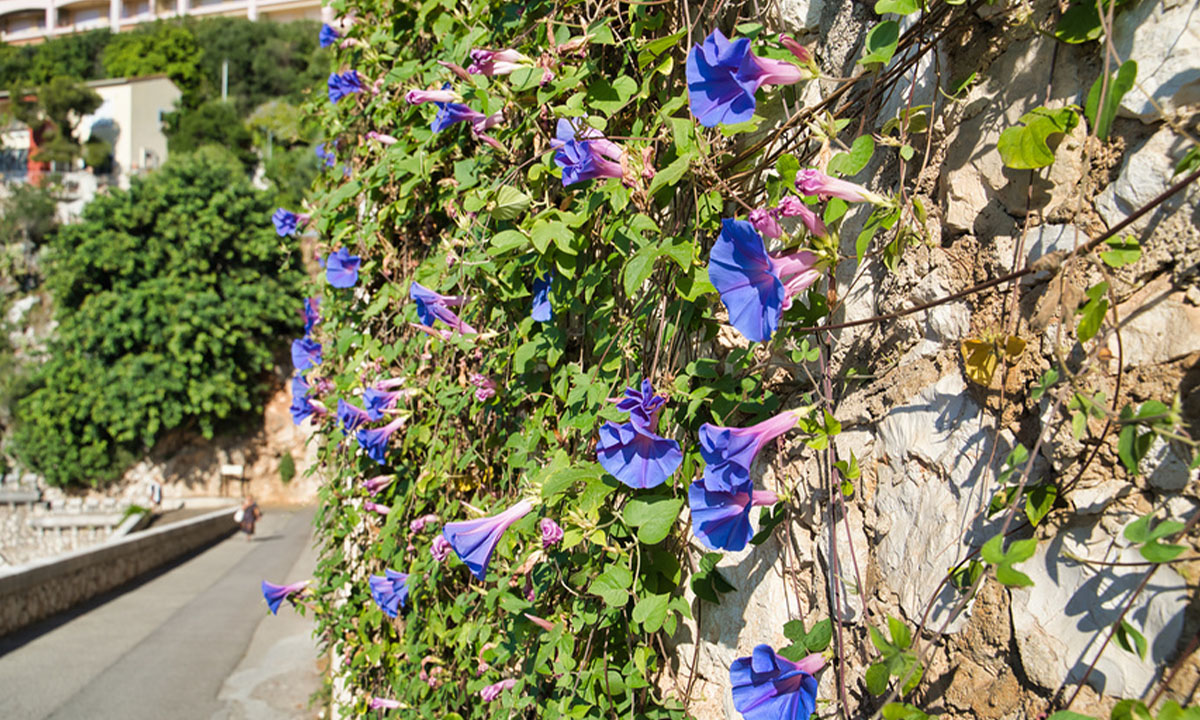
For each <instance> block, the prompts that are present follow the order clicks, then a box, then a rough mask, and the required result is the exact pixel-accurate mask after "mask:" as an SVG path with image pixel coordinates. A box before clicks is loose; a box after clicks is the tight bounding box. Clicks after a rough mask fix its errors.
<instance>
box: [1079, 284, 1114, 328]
mask: <svg viewBox="0 0 1200 720" xmlns="http://www.w3.org/2000/svg"><path fill="white" fill-rule="evenodd" d="M1107 292H1108V283H1106V282H1102V283H1098V284H1096V285H1093V286H1092V287H1090V288H1088V289H1087V296H1088V302H1087V304H1086V305H1084V306H1083V309H1082V310H1078V311H1077V313H1078V314H1079V315H1081V317H1080V318H1079V325H1078V327H1077V328H1076V329H1075V334H1076V336H1077V337H1078V338H1079V342H1087V341H1088V340H1091V339H1092V338H1094V337H1096V333H1098V332H1099V331H1100V325H1101V324H1102V323H1103V322H1104V316H1105V315H1106V314H1107V313H1108V298H1107V297H1106V296H1105V293H1107Z"/></svg>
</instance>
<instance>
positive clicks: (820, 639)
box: [804, 618, 833, 653]
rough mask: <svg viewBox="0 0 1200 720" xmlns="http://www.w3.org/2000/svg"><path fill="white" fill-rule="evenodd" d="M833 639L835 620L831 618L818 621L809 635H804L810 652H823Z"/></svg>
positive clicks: (805, 644)
mask: <svg viewBox="0 0 1200 720" xmlns="http://www.w3.org/2000/svg"><path fill="white" fill-rule="evenodd" d="M832 639H833V622H832V621H831V620H830V619H829V618H825V619H824V620H820V621H818V622H816V623H815V624H814V625H813V626H812V629H811V630H809V631H808V635H805V636H804V646H805V647H807V648H808V651H809V652H810V653H817V652H822V651H824V650H825V648H827V647H829V642H830V640H832Z"/></svg>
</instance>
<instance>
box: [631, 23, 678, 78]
mask: <svg viewBox="0 0 1200 720" xmlns="http://www.w3.org/2000/svg"><path fill="white" fill-rule="evenodd" d="M685 35H687V31H685V30H680V31H679V32H677V33H672V34H670V35H667V36H666V37H660V38H656V39H654V40H651V41H650V42H648V43H646V44H645V45H643V46H642V47H641V49H640V50H638V56H637V62H638V68H639V69H643V70H644V69H645V68H646V67H647V66H648V65H650V63H652V62H654V61H655V60H657V59H658V57H659V56H660V55H662V54H663V53H665V52H667V51H668V50H670V49H671V48H673V47H675V46H676V45H678V44H679V41H680V40H682V39H683V37H684V36H685Z"/></svg>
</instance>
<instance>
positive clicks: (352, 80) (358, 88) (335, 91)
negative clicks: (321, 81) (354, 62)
mask: <svg viewBox="0 0 1200 720" xmlns="http://www.w3.org/2000/svg"><path fill="white" fill-rule="evenodd" d="M362 91H363V84H362V80H361V79H360V78H359V77H358V71H357V70H347V71H346V72H344V73H341V74H340V75H339V74H338V73H330V74H329V102H333V103H336V102H337V101H339V100H341V99H342V98H344V97H346V96H347V95H351V94H353V93H358V92H362Z"/></svg>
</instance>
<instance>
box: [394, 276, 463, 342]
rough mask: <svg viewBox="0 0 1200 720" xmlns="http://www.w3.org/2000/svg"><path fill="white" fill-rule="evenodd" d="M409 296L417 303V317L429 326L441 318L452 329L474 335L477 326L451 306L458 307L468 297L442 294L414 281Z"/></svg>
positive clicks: (409, 289) (410, 286) (409, 287)
mask: <svg viewBox="0 0 1200 720" xmlns="http://www.w3.org/2000/svg"><path fill="white" fill-rule="evenodd" d="M408 296H409V298H411V299H412V301H413V302H414V303H416V305H417V319H419V320H420V321H421V324H422V325H424V326H425V327H427V328H432V327H433V323H434V321H435V320H441V321H442V322H444V323H446V324H447V325H449V326H450V329H451V330H454V331H456V332H459V333H463V334H469V335H474V334H476V332H477V331H476V330H475V328H473V327H471V326H470V325H468V324H466V323H465V322H463V321H462V320H461V319H459V317H458V315H455V314H454V311H453V310H451V309H450V308H451V307H458V306H460V305H462V304H463V303H465V302H466V301H467V298H465V297H462V296H458V295H442V294H439V293H435V292H434V291H432V290H430V289H429V288H427V287H425V286H424V285H422V284H420V283H418V282H416V281H415V280H414V281H413V283H412V285H409V286H408Z"/></svg>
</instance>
